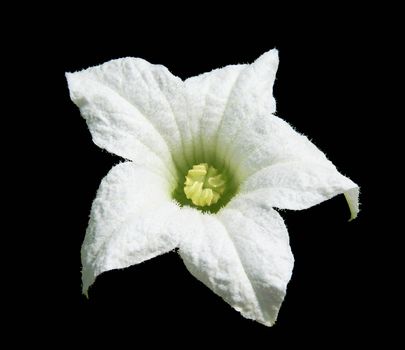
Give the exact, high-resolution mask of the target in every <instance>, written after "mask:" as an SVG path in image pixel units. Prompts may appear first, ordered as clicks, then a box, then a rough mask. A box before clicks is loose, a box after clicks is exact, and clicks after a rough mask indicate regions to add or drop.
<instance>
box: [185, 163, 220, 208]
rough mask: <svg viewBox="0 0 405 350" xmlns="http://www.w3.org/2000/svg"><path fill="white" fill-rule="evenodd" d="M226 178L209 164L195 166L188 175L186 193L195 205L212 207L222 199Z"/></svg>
mask: <svg viewBox="0 0 405 350" xmlns="http://www.w3.org/2000/svg"><path fill="white" fill-rule="evenodd" d="M226 180H227V179H226V177H225V175H224V174H221V173H219V172H218V170H217V169H215V168H214V167H213V166H210V165H208V164H207V163H201V164H198V165H193V168H192V169H190V170H189V171H188V173H187V175H186V181H185V182H184V193H185V194H186V197H187V198H188V199H190V200H191V201H192V202H193V204H194V205H197V206H201V207H204V206H210V205H211V204H215V203H217V202H218V200H219V199H220V198H221V195H222V194H223V193H224V191H225V188H226Z"/></svg>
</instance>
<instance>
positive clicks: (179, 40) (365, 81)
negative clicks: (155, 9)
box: [22, 16, 381, 348]
mask: <svg viewBox="0 0 405 350" xmlns="http://www.w3.org/2000/svg"><path fill="white" fill-rule="evenodd" d="M57 21H58V19H57V18H55V19H54V21H53V22H52V24H50V25H49V27H48V28H46V29H45V30H43V31H42V32H41V35H43V36H44V37H46V39H47V41H46V42H47V51H46V53H47V55H45V56H44V57H42V56H41V57H40V58H41V63H42V64H43V63H45V64H44V68H43V69H45V70H46V72H47V73H48V74H47V77H48V78H49V79H50V80H49V84H51V90H52V91H50V92H49V93H48V95H47V96H48V97H47V98H46V99H42V100H41V102H42V103H43V102H46V105H47V106H48V108H47V109H48V111H49V110H50V111H51V113H50V114H47V115H46V117H47V118H46V119H44V120H46V123H47V127H46V131H47V132H48V135H47V139H46V142H39V143H38V145H40V147H41V148H42V149H43V151H44V152H45V153H46V154H47V156H48V159H47V161H46V163H47V164H48V166H49V165H51V166H50V167H49V169H50V171H49V172H48V178H47V181H46V185H45V188H46V192H47V193H50V196H49V199H48V204H50V205H49V207H50V208H49V210H48V211H47V213H46V214H45V216H46V218H45V221H46V222H47V224H46V229H45V230H44V232H43V235H42V237H41V239H42V240H41V242H42V245H43V248H44V249H43V251H44V253H41V256H40V257H38V259H37V261H38V263H39V264H40V266H39V267H35V269H34V268H33V270H32V271H31V272H32V273H29V274H28V275H30V276H32V278H31V279H28V280H27V282H26V287H25V288H26V289H25V290H29V291H30V293H26V295H25V297H24V298H25V301H26V302H27V303H28V304H29V306H30V307H31V308H32V310H33V311H32V312H27V314H25V313H23V316H22V317H23V318H27V320H28V321H27V322H28V323H29V324H30V325H33V324H36V323H37V322H39V321H38V320H39V317H38V315H42V316H43V317H44V318H45V319H46V320H47V322H46V324H43V325H42V323H41V322H39V323H40V324H41V327H40V328H39V329H40V331H38V332H35V337H38V338H39V339H42V338H46V337H47V335H49V334H52V335H55V336H56V337H57V339H58V340H59V341H60V340H62V341H64V342H66V343H70V342H72V343H73V344H76V343H77V342H79V340H80V342H85V343H88V344H96V343H97V344H98V343H99V342H101V343H103V342H104V341H107V340H113V341H116V342H117V344H118V343H121V342H130V344H131V343H132V344H133V346H136V344H137V343H139V342H140V341H141V339H146V340H147V341H149V342H150V344H155V343H157V342H164V343H166V345H176V346H177V345H181V344H185V345H189V346H190V347H193V346H192V345H193V342H192V341H191V340H186V339H188V337H191V339H194V342H198V344H201V345H202V344H203V343H204V344H205V343H206V344H211V345H213V344H216V341H217V340H221V341H224V342H227V343H228V344H229V345H231V344H240V345H242V344H244V343H246V344H250V345H251V346H253V344H260V343H262V344H268V346H272V345H275V344H280V347H281V346H284V345H285V344H287V343H291V342H298V344H300V345H303V344H318V345H325V348H327V344H331V343H333V344H338V343H342V344H349V343H350V344H352V343H353V342H354V341H356V342H360V343H362V342H364V341H366V339H367V340H370V339H371V340H372V339H373V338H374V337H376V336H377V335H378V332H377V333H373V330H374V326H375V324H376V323H378V320H377V318H378V317H377V316H376V314H377V312H378V311H379V309H380V308H381V306H376V305H375V304H376V303H375V295H376V294H378V293H379V289H378V285H377V284H374V283H373V282H372V281H373V276H375V275H376V274H377V272H376V270H375V267H374V259H373V255H372V253H371V252H370V244H371V241H372V240H373V238H372V237H373V236H372V235H371V234H370V227H372V225H376V224H375V223H374V220H375V219H376V217H377V216H378V214H377V211H374V210H375V209H373V208H372V206H371V204H370V202H372V200H373V199H372V197H373V195H372V194H371V193H372V191H373V189H372V186H371V184H370V183H371V179H370V177H369V169H370V159H372V158H373V157H374V156H375V150H374V145H373V143H372V142H371V140H370V138H369V134H370V131H371V127H372V126H371V124H372V121H371V120H370V119H371V117H372V114H370V113H371V112H370V110H369V109H367V106H369V105H370V101H372V100H373V99H375V91H374V89H373V86H372V80H371V78H370V71H371V70H372V69H373V67H374V65H375V59H373V58H372V57H373V50H374V45H375V43H376V41H378V38H376V37H375V36H372V34H371V32H370V31H369V30H368V29H367V28H365V27H363V26H361V25H359V26H356V25H354V23H356V18H354V19H353V18H350V17H344V18H342V19H341V21H339V22H333V23H329V19H328V18H325V19H324V21H322V23H319V24H317V25H314V26H313V28H312V27H311V29H309V26H308V25H307V24H305V23H304V24H302V25H296V26H295V27H293V26H291V24H290V23H285V24H280V25H279V26H277V29H273V28H272V27H270V26H269V20H266V21H264V20H260V21H259V22H260V23H256V25H255V26H252V25H250V24H249V25H248V24H247V23H244V24H243V23H241V22H235V23H233V24H232V25H223V26H221V25H220V24H219V23H220V22H221V19H220V18H219V19H218V18H210V17H207V18H205V19H204V20H203V21H199V20H198V21H197V20H196V21H195V22H194V21H193V19H189V20H188V22H186V23H184V24H183V25H180V26H176V27H173V26H171V24H170V21H167V22H165V23H164V24H162V23H161V22H158V21H157V20H155V19H154V18H153V16H152V17H148V19H147V25H144V24H142V25H140V24H137V23H134V22H128V21H124V20H123V22H120V21H119V20H118V21H115V22H112V23H114V24H112V23H110V24H108V23H107V24H106V20H105V18H100V19H99V20H98V21H97V20H96V21H95V22H94V23H93V22H91V23H89V22H88V21H87V20H85V19H82V18H80V16H77V17H75V18H72V23H74V27H75V29H74V30H71V31H70V30H67V31H63V34H62V32H59V33H58V39H52V38H53V37H52V35H51V34H50V32H51V31H52V30H53V29H54V28H60V27H63V25H67V22H63V23H62V26H58V27H56V26H55V25H56V22H57ZM107 22H108V21H107ZM253 22H254V21H253ZM143 23H144V22H143ZM196 29H198V30H196ZM55 30H56V29H55ZM57 30H59V29H57ZM274 47H275V48H277V49H278V50H279V56H280V66H279V71H278V74H277V80H276V83H275V88H274V95H275V97H276V101H277V111H278V112H277V114H278V115H279V116H280V117H282V118H283V119H285V120H286V121H288V122H289V123H291V124H292V125H293V126H294V127H295V128H296V129H297V130H298V131H300V132H301V133H304V134H306V135H308V136H309V137H310V139H311V140H312V141H313V142H314V143H315V144H316V145H317V146H318V147H319V148H320V149H321V150H322V151H324V152H325V153H326V154H327V156H328V157H329V159H330V160H332V162H333V163H334V164H335V165H336V166H337V168H338V169H339V170H340V171H341V172H342V173H343V174H345V175H347V176H349V177H350V178H351V179H352V180H354V181H355V182H357V183H358V184H359V185H360V186H361V189H362V195H361V202H362V206H361V209H362V211H361V213H360V215H359V217H358V219H356V220H355V221H353V222H350V223H349V222H348V217H349V210H348V208H347V205H346V203H345V200H344V198H343V196H338V197H335V198H333V199H331V200H329V201H327V202H324V203H322V204H321V205H318V206H316V207H313V208H310V209H308V210H305V211H297V212H294V211H282V212H281V215H282V216H283V218H284V220H285V222H286V224H287V227H288V230H289V234H290V238H291V246H292V251H293V253H294V256H295V267H294V272H293V277H292V279H291V282H290V283H289V286H288V292H287V296H286V299H285V301H284V303H283V305H282V307H281V310H280V314H279V317H278V321H277V323H276V325H275V326H274V327H272V328H267V327H265V326H262V325H260V324H258V323H256V322H253V321H250V320H247V319H244V318H243V317H242V316H240V315H239V313H238V312H236V311H234V310H233V309H232V308H231V307H230V306H228V305H227V304H226V303H225V302H223V301H222V300H221V298H220V297H218V296H216V295H215V294H214V293H212V292H211V291H210V290H209V289H208V288H207V287H205V286H204V285H203V284H202V283H200V282H199V281H197V280H196V279H195V278H194V277H192V276H191V274H190V273H189V272H188V271H187V270H186V268H185V267H184V266H183V263H182V261H181V259H180V258H179V256H178V255H177V254H176V253H175V252H172V253H168V254H166V255H163V256H160V257H157V258H155V259H152V260H150V261H147V262H145V263H142V264H140V265H137V266H133V267H130V268H127V269H124V270H117V271H111V272H107V273H104V274H103V275H101V276H99V277H98V279H97V281H96V283H95V284H94V286H93V287H91V289H90V292H89V295H90V299H89V300H87V299H86V298H85V297H84V296H83V295H81V274H80V269H81V263H80V247H81V243H82V241H83V238H84V234H85V230H86V226H87V221H88V215H89V212H90V207H91V203H92V200H93V198H94V196H95V194H96V190H97V188H98V186H99V183H100V181H101V179H102V178H103V177H104V176H105V175H106V174H107V173H108V171H109V170H110V169H111V167H112V166H113V165H114V164H117V163H118V162H120V161H121V159H120V158H119V157H117V156H115V155H111V154H109V153H107V152H105V151H103V150H101V149H99V148H98V147H97V146H95V145H94V144H93V143H92V141H91V136H90V133H89V132H88V130H87V127H86V124H85V122H84V120H83V119H82V118H81V117H80V114H79V110H78V109H77V107H76V106H74V105H73V103H72V102H71V101H70V99H69V94H68V89H67V85H66V81H65V78H64V73H65V72H72V71H76V70H80V69H83V68H87V67H89V66H94V65H97V64H101V63H103V62H105V61H107V60H110V59H113V58H120V57H125V56H134V57H142V58H144V59H146V60H148V61H149V62H151V63H156V64H163V65H165V66H166V67H167V68H168V69H169V70H170V71H171V72H172V73H173V74H175V75H177V76H179V77H181V78H183V79H185V78H188V77H190V76H193V75H198V74H200V73H203V72H206V71H209V70H212V69H214V68H218V67H222V66H225V65H228V64H236V63H250V62H253V61H254V60H255V59H256V58H257V57H258V56H260V55H261V54H262V53H264V52H265V51H267V50H269V49H272V48H274ZM43 52H45V51H43ZM48 86H49V85H48ZM375 227H376V226H374V228H375ZM27 268H28V270H29V269H30V268H29V267H27ZM38 272H40V274H41V275H43V276H44V277H43V280H42V279H41V280H40V279H39V277H38ZM27 294H28V295H29V297H27ZM214 339H217V340H214ZM117 346H118V345H117Z"/></svg>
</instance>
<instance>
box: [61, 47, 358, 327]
mask: <svg viewBox="0 0 405 350" xmlns="http://www.w3.org/2000/svg"><path fill="white" fill-rule="evenodd" d="M277 67H278V52H277V50H271V51H269V52H267V53H265V54H263V55H262V56H261V57H259V58H258V59H257V60H256V61H255V62H253V63H252V64H241V65H231V66H227V67H224V68H221V69H216V70H213V71H212V72H209V73H205V74H201V75H199V76H196V77H192V78H189V79H187V80H185V81H182V80H181V79H179V78H177V77H175V76H173V75H172V74H171V73H170V72H169V71H168V70H167V69H166V68H165V67H163V66H161V65H153V64H150V63H148V62H147V61H145V60H143V59H140V58H122V59H116V60H112V61H110V62H107V63H104V64H102V65H100V66H97V67H92V68H89V69H86V70H83V71H80V72H76V73H67V74H66V78H67V81H68V86H69V90H70V97H71V99H72V101H73V102H74V103H75V104H76V105H77V106H78V107H79V108H80V112H81V114H82V116H83V117H84V119H85V120H86V122H87V125H88V128H89V129H90V132H91V134H92V138H93V141H94V143H95V144H97V145H98V146H99V147H101V148H104V149H106V150H107V151H108V152H111V153H114V154H116V155H118V156H121V157H123V158H124V159H126V160H127V161H125V162H123V163H120V164H118V165H116V166H115V167H113V168H112V169H111V171H110V172H109V173H108V174H107V176H106V177H105V178H104V179H103V180H102V182H101V185H100V188H99V190H98V192H97V195H96V198H95V200H94V202H93V205H92V209H91V214H90V221H89V225H88V229H87V232H86V236H85V239H84V243H83V246H82V264H83V269H82V282H83V292H84V293H85V294H87V290H88V288H89V286H90V285H92V284H93V282H94V281H95V279H96V277H97V276H98V275H100V274H101V273H103V272H105V271H109V270H113V269H120V268H125V267H128V266H130V265H133V264H138V263H141V262H143V261H145V260H148V259H151V258H153V257H155V256H158V255H160V254H163V253H166V252H169V251H172V250H173V249H176V248H178V253H179V255H180V256H181V258H182V259H183V261H184V264H185V266H186V268H187V269H188V270H189V271H190V272H191V274H192V275H194V276H195V277H196V278H197V279H199V280H200V281H201V282H202V283H204V284H205V285H206V286H208V287H209V288H210V289H212V291H213V292H214V293H216V294H218V295H219V296H221V297H222V298H223V299H224V300H225V301H226V302H227V303H229V304H230V305H231V306H232V307H233V308H234V309H236V310H237V311H239V312H240V313H241V314H242V315H243V316H244V317H246V318H249V319H253V320H256V321H258V322H260V323H262V324H264V325H266V326H271V325H273V324H274V322H275V321H276V318H277V315H278V312H279V309H280V306H281V303H282V301H283V299H284V296H285V294H286V288H287V284H288V282H289V280H290V278H291V273H292V269H293V263H294V259H293V255H292V253H291V250H290V246H289V237H288V232H287V229H286V226H285V224H284V221H283V219H282V218H281V216H280V215H279V213H278V212H277V211H276V210H275V209H273V208H274V207H275V208H280V209H292V210H301V209H306V208H309V207H311V206H313V205H316V204H318V203H320V202H323V201H324V200H327V199H329V198H331V197H333V196H335V195H337V194H341V193H344V195H345V196H346V199H347V202H348V204H349V208H350V211H351V218H352V219H353V218H355V217H356V215H357V213H358V211H359V204H358V196H359V187H358V186H357V185H356V184H355V183H354V182H353V181H351V180H350V179H348V178H347V177H345V176H343V175H341V174H340V173H339V172H338V171H337V170H336V168H335V166H334V165H333V164H332V163H331V162H330V161H329V160H328V159H327V158H326V156H325V155H324V154H323V153H322V152H321V151H320V150H319V149H318V148H317V147H316V146H314V144H312V143H311V142H310V141H309V140H308V139H307V138H306V137H305V136H303V135H300V134H299V133H298V132H296V131H295V130H294V129H293V128H292V127H291V126H290V125H289V124H288V123H286V122H285V121H283V120H282V119H280V118H279V117H277V116H275V111H276V104H275V100H274V97H273V93H272V90H273V84H274V80H275V75H276V70H277Z"/></svg>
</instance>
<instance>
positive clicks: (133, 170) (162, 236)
mask: <svg viewBox="0 0 405 350" xmlns="http://www.w3.org/2000/svg"><path fill="white" fill-rule="evenodd" d="M179 212H180V208H179V207H178V206H177V205H176V204H175V203H173V202H172V201H171V199H170V185H169V183H168V182H167V181H166V180H165V179H164V178H161V177H160V176H158V175H156V174H155V173H153V172H151V171H149V170H147V169H146V168H142V167H139V166H137V165H134V164H133V163H131V162H127V163H121V164H119V165H117V166H115V167H114V168H113V169H111V171H110V172H109V173H108V175H107V176H106V177H105V178H104V179H103V181H102V182H101V185H100V188H99V190H98V192H97V196H96V199H95V200H94V202H93V205H92V209H91V214H90V221H89V226H88V228H87V232H86V237H85V239H84V242H83V246H82V265H83V270H82V278H83V292H84V293H87V289H88V288H89V286H90V285H91V284H93V282H94V280H95V279H96V277H97V276H98V275H99V274H101V273H103V272H105V271H109V270H112V269H118V268H124V267H127V266H130V265H133V264H138V263H140V262H142V261H145V260H148V259H150V258H153V257H155V256H157V255H160V254H163V253H165V252H168V251H170V250H172V249H174V248H175V247H176V246H177V243H178V236H177V230H176V227H175V226H176V224H177V221H176V220H177V216H178V215H179Z"/></svg>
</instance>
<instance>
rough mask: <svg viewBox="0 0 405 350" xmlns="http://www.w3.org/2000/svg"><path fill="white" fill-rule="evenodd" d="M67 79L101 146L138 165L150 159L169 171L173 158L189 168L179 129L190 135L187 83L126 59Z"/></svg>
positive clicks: (161, 68)
mask: <svg viewBox="0 0 405 350" xmlns="http://www.w3.org/2000/svg"><path fill="white" fill-rule="evenodd" d="M66 78H67V80H68V84H69V89H70V96H71V99H72V100H73V102H74V103H75V104H76V105H77V106H78V107H79V108H80V111H81V113H82V115H83V117H84V118H85V119H86V121H87V124H88V126H89V129H90V132H91V133H92V136H93V140H94V142H95V143H96V144H97V145H99V146H100V147H102V148H105V149H107V150H108V151H109V152H112V153H116V154H118V155H119V156H122V157H124V158H126V159H130V160H135V161H136V160H137V159H138V158H139V156H141V157H142V158H144V157H145V154H147V156H148V157H150V158H159V159H160V162H161V163H163V164H164V165H165V166H167V164H169V165H170V166H172V164H170V163H171V159H172V156H173V158H174V161H175V162H176V163H177V165H178V166H180V167H182V168H186V167H187V165H186V161H185V158H184V154H183V146H182V142H183V140H182V134H181V130H180V129H179V128H180V127H181V128H183V129H185V130H186V131H187V127H185V126H184V124H185V122H184V120H185V119H186V116H185V110H186V108H185V105H186V101H185V96H184V87H183V82H182V81H181V80H180V79H179V78H177V77H175V76H173V75H172V74H171V73H170V72H169V71H168V70H167V69H166V68H165V67H163V66H160V65H152V64H150V63H148V62H146V61H145V60H142V59H139V58H122V59H117V60H112V61H110V62H107V63H104V64H102V65H100V66H96V67H92V68H89V69H86V70H83V71H80V72H76V73H67V74H66Z"/></svg>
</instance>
